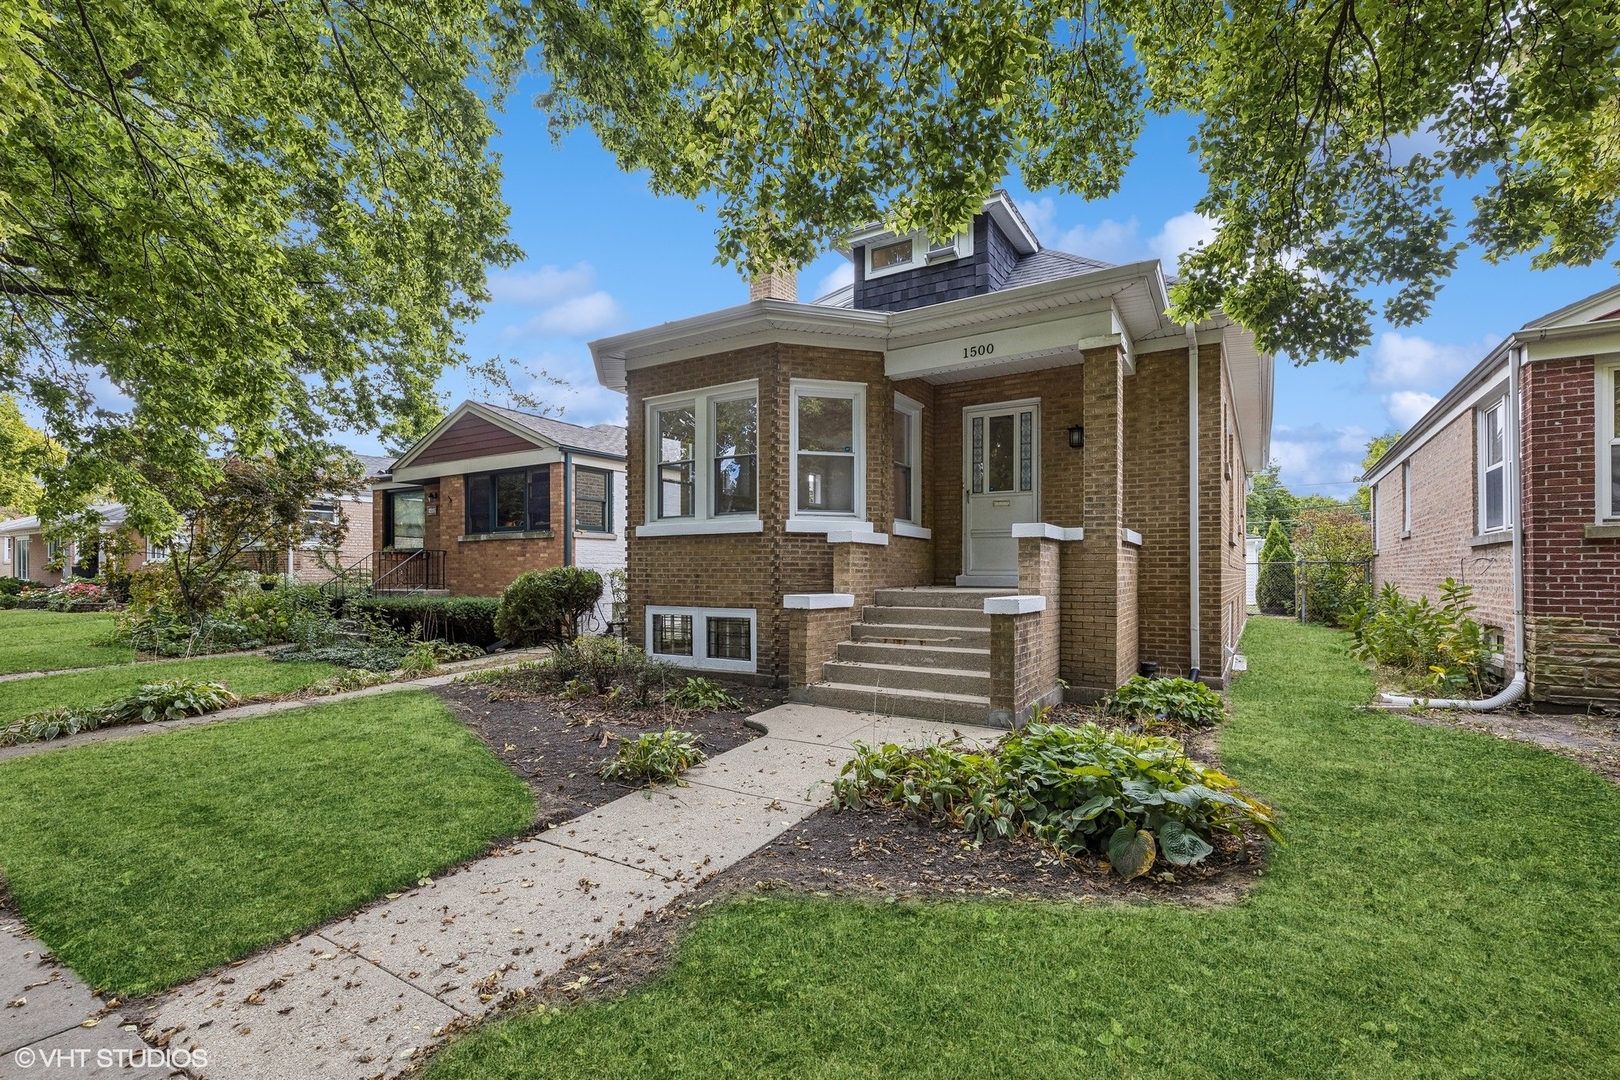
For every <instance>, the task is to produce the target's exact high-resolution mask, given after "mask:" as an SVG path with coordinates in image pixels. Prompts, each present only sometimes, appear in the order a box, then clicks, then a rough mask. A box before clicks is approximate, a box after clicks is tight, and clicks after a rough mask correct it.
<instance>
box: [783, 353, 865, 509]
mask: <svg viewBox="0 0 1620 1080" xmlns="http://www.w3.org/2000/svg"><path fill="white" fill-rule="evenodd" d="M791 409H792V412H791V417H792V420H791V423H792V429H793V430H792V432H791V436H792V446H793V517H794V518H796V519H799V520H800V521H809V520H812V519H817V518H819V519H823V521H826V520H827V519H852V520H858V519H862V518H864V516H865V514H866V430H865V428H866V423H865V421H866V384H865V383H830V382H812V381H809V380H799V379H795V380H793V390H792V403H791ZM834 523H836V522H834Z"/></svg>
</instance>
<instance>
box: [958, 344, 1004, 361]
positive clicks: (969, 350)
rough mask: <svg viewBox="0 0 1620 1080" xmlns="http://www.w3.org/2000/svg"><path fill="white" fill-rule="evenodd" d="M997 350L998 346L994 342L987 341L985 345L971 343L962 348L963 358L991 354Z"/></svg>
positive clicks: (968, 358) (967, 358)
mask: <svg viewBox="0 0 1620 1080" xmlns="http://www.w3.org/2000/svg"><path fill="white" fill-rule="evenodd" d="M995 351H996V346H995V343H994V342H986V343H985V344H983V345H969V346H967V347H966V348H964V349H963V350H962V359H964V360H972V359H973V358H974V357H978V356H989V355H990V354H991V353H993V352H995Z"/></svg>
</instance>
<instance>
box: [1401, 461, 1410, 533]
mask: <svg viewBox="0 0 1620 1080" xmlns="http://www.w3.org/2000/svg"><path fill="white" fill-rule="evenodd" d="M1411 535H1412V462H1411V461H1410V460H1408V461H1403V462H1401V539H1403V540H1404V539H1406V538H1407V537H1408V536H1411Z"/></svg>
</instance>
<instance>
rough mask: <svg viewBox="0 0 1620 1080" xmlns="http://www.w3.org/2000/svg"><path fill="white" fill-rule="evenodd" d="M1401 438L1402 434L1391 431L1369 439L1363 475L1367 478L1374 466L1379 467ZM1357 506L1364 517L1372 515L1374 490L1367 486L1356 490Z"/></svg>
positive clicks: (1362, 464)
mask: <svg viewBox="0 0 1620 1080" xmlns="http://www.w3.org/2000/svg"><path fill="white" fill-rule="evenodd" d="M1400 437H1401V433H1400V432H1398V431H1389V432H1385V433H1384V434H1382V435H1375V436H1373V437H1372V438H1371V439H1368V440H1367V453H1366V456H1364V457H1363V458H1362V459H1361V475H1363V476H1366V475H1367V474H1368V473H1370V472H1372V470H1373V466H1375V465H1377V464H1378V463H1379V461H1381V460H1382V459H1383V457H1384V455H1385V454H1387V453H1389V448H1390V447H1392V446H1394V445H1395V442H1396V440H1397V439H1399V438H1400ZM1355 506H1356V509H1358V510H1360V511H1361V512H1362V514H1364V515H1366V514H1371V513H1372V488H1370V487H1368V486H1367V485H1366V484H1362V485H1361V486H1360V487H1358V488H1356V499H1355Z"/></svg>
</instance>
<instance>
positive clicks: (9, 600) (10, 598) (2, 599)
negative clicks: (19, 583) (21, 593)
mask: <svg viewBox="0 0 1620 1080" xmlns="http://www.w3.org/2000/svg"><path fill="white" fill-rule="evenodd" d="M17 604H18V600H17V594H16V593H0V611H10V610H11V609H12V608H14V607H16V606H17Z"/></svg>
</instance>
